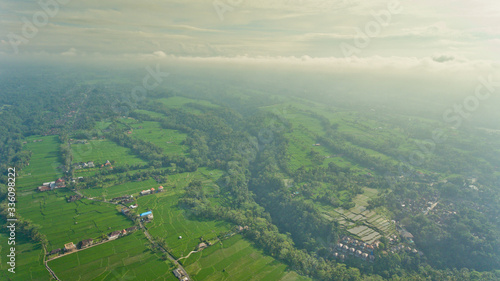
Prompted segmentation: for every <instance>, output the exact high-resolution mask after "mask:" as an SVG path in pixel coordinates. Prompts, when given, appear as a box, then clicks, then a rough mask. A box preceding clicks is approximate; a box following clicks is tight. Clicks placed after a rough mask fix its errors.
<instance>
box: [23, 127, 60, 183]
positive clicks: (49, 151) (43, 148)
mask: <svg viewBox="0 0 500 281" xmlns="http://www.w3.org/2000/svg"><path fill="white" fill-rule="evenodd" d="M33 140H42V141H41V142H33ZM26 141H27V144H25V145H24V146H23V149H24V150H27V151H31V152H32V153H33V154H32V157H31V160H30V162H29V163H30V165H29V166H27V167H25V168H24V169H23V170H22V171H20V172H19V177H17V181H18V182H17V186H18V187H19V188H20V190H22V191H28V192H29V191H30V190H34V189H35V188H36V187H38V186H40V185H42V183H44V182H48V181H54V180H56V179H57V178H58V177H60V176H62V173H61V172H62V171H61V170H60V169H58V167H59V166H61V165H62V164H61V162H60V158H59V145H60V142H59V139H58V137H57V136H47V137H30V138H27V139H26Z"/></svg>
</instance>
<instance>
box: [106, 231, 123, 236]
mask: <svg viewBox="0 0 500 281" xmlns="http://www.w3.org/2000/svg"><path fill="white" fill-rule="evenodd" d="M120 233H121V232H120V230H117V231H113V232H111V233H110V234H108V236H117V235H120Z"/></svg>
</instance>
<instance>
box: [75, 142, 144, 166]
mask: <svg viewBox="0 0 500 281" xmlns="http://www.w3.org/2000/svg"><path fill="white" fill-rule="evenodd" d="M71 149H72V152H73V163H78V162H88V161H94V162H96V164H104V163H105V162H106V160H109V161H113V160H114V161H115V165H124V164H128V165H135V164H141V165H143V164H146V162H145V161H143V160H142V159H140V158H138V157H137V156H135V155H133V154H132V152H131V150H130V149H129V148H126V147H123V146H119V145H117V144H116V143H114V142H112V141H110V140H90V141H89V142H88V144H72V145H71Z"/></svg>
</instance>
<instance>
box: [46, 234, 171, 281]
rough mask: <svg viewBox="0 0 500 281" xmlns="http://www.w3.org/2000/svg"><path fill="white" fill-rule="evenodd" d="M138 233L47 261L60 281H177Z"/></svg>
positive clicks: (167, 262) (168, 266)
mask: <svg viewBox="0 0 500 281" xmlns="http://www.w3.org/2000/svg"><path fill="white" fill-rule="evenodd" d="M148 245H149V241H148V240H147V239H146V238H145V236H144V233H143V232H142V231H136V232H134V233H133V234H130V235H127V236H125V237H122V238H119V239H117V240H114V241H111V242H107V243H104V244H102V245H99V246H95V247H91V248H89V249H86V250H83V251H79V252H76V253H73V254H70V255H67V256H64V257H61V258H58V259H55V260H52V261H50V262H49V266H50V267H51V268H52V270H54V272H55V273H56V275H57V276H58V277H59V278H60V279H61V280H147V281H149V280H172V281H174V280H178V279H177V278H176V277H175V276H174V275H173V273H172V270H173V269H174V268H175V267H174V265H173V264H172V263H171V262H169V261H168V260H167V261H163V260H162V259H161V256H160V255H159V254H156V253H153V252H152V251H151V250H149V249H148Z"/></svg>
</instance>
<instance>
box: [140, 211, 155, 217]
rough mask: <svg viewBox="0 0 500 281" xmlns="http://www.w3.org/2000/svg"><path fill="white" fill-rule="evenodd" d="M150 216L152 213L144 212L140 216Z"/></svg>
mask: <svg viewBox="0 0 500 281" xmlns="http://www.w3.org/2000/svg"><path fill="white" fill-rule="evenodd" d="M151 214H153V211H149V212H145V213H142V214H141V217H144V216H147V215H151Z"/></svg>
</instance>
